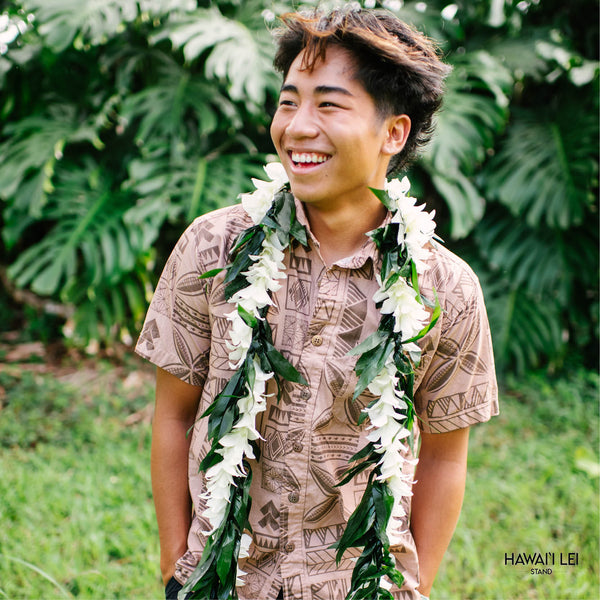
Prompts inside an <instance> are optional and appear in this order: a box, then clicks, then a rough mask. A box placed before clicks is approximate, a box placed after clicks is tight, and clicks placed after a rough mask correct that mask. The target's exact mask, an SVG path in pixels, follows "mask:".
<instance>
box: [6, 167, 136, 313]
mask: <svg viewBox="0 0 600 600" xmlns="http://www.w3.org/2000/svg"><path fill="white" fill-rule="evenodd" d="M128 205H129V202H128V201H127V199H126V198H124V197H123V195H122V194H119V193H118V192H115V190H113V189H111V181H110V180H109V179H108V178H107V177H105V176H104V174H103V170H102V169H100V168H99V167H98V166H96V165H93V164H89V165H87V166H86V167H85V168H77V166H75V165H71V168H70V169H66V168H63V169H62V170H61V174H60V176H59V177H57V181H56V193H55V194H54V195H53V196H52V198H51V199H50V201H49V202H48V204H47V206H46V207H45V209H44V215H43V218H44V220H45V221H46V222H47V223H49V224H51V229H50V231H49V232H48V233H47V234H46V235H45V236H44V237H43V238H42V240H41V241H39V242H38V243H36V244H34V245H32V246H30V247H29V248H28V249H27V250H25V251H24V252H23V253H22V254H20V255H19V257H18V258H17V260H16V261H15V262H14V263H13V264H12V265H11V266H10V268H9V275H10V277H11V278H13V279H14V281H15V283H16V284H17V285H18V286H20V287H22V286H25V285H30V287H31V289H32V290H33V291H34V292H36V293H38V294H40V295H44V296H49V295H52V294H55V293H57V292H58V291H60V292H61V297H62V298H63V300H65V301H75V300H79V299H81V298H82V297H83V296H85V295H86V293H89V292H92V291H93V290H94V288H95V287H96V286H98V285H100V284H104V285H110V284H112V283H114V282H115V281H117V280H118V279H119V278H120V277H121V275H122V274H123V273H126V272H129V271H131V270H132V269H133V267H134V264H135V260H136V256H137V255H139V254H141V253H143V251H144V250H145V248H144V239H143V236H142V234H141V232H140V231H138V230H137V229H136V228H132V227H127V226H126V225H125V223H124V221H123V214H124V212H125V211H126V209H127V207H128Z"/></svg>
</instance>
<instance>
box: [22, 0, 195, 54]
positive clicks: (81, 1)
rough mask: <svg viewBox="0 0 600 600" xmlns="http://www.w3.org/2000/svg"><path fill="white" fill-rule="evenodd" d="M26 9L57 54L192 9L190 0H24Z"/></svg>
mask: <svg viewBox="0 0 600 600" xmlns="http://www.w3.org/2000/svg"><path fill="white" fill-rule="evenodd" d="M22 4H23V8H24V9H25V11H27V12H28V13H31V14H33V15H34V16H35V19H36V21H37V22H38V23H40V26H39V33H40V35H41V36H42V37H43V38H44V39H45V43H46V44H47V45H48V47H50V48H51V49H52V50H53V51H54V52H57V53H60V52H62V51H64V50H65V49H66V48H68V47H69V46H70V45H71V44H72V43H73V42H75V43H76V44H77V45H78V46H84V45H86V44H90V45H97V44H103V43H106V41H107V40H108V39H109V38H111V37H113V36H114V35H115V34H116V33H118V32H119V31H120V30H121V29H122V28H123V24H124V23H127V22H131V21H134V20H135V19H136V18H138V16H141V15H145V16H146V18H148V17H149V16H153V15H161V14H165V13H167V12H168V11H169V10H177V9H184V8H186V7H187V8H190V4H191V5H192V6H193V5H195V2H189V1H186V0H24V1H23V2H22Z"/></svg>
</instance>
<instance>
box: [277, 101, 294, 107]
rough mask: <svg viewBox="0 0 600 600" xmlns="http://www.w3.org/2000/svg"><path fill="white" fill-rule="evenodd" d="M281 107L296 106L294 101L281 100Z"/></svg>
mask: <svg viewBox="0 0 600 600" xmlns="http://www.w3.org/2000/svg"><path fill="white" fill-rule="evenodd" d="M279 106H294V102H293V101H292V100H280V101H279Z"/></svg>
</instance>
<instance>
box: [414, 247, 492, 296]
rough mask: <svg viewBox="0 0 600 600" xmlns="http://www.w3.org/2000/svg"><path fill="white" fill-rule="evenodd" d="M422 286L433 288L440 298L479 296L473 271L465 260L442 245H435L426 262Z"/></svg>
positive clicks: (476, 278) (477, 281) (478, 287)
mask: <svg viewBox="0 0 600 600" xmlns="http://www.w3.org/2000/svg"><path fill="white" fill-rule="evenodd" d="M426 264H427V265H428V267H429V268H428V269H427V270H426V271H425V273H424V277H423V280H422V281H423V286H424V287H425V288H426V289H427V288H433V289H434V290H435V292H436V294H438V296H440V297H442V296H443V297H456V296H459V297H460V298H462V299H463V300H466V299H467V298H471V297H473V296H475V295H478V294H479V290H480V288H481V286H480V284H479V279H478V277H477V275H476V274H475V271H474V270H473V269H472V268H471V267H470V266H469V264H467V262H466V261H465V260H463V259H462V258H460V257H459V256H457V255H456V254H455V253H454V252H452V251H451V250H449V249H448V248H446V247H445V246H444V245H442V244H438V243H436V244H435V245H434V247H433V249H432V250H431V252H430V255H429V258H428V259H427V261H426Z"/></svg>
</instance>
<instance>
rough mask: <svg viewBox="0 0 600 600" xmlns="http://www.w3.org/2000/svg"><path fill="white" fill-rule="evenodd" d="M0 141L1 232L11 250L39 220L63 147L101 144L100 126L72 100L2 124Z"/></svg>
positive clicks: (98, 145)
mask: <svg viewBox="0 0 600 600" xmlns="http://www.w3.org/2000/svg"><path fill="white" fill-rule="evenodd" d="M3 134H4V135H6V136H7V138H6V141H4V142H3V143H2V144H1V145H0V196H1V197H3V198H4V199H6V200H7V201H8V207H7V210H6V213H5V220H6V227H5V228H4V230H3V232H2V234H3V237H4V242H5V243H6V245H7V246H8V247H9V248H10V247H12V246H13V245H14V243H15V242H16V241H17V239H18V237H19V235H20V234H21V232H22V231H23V229H24V227H26V226H27V225H28V223H29V222H30V221H31V220H32V219H35V218H39V217H40V216H41V213H42V209H43V206H44V204H45V203H46V200H47V194H48V193H50V192H51V191H52V190H53V183H52V177H53V174H54V169H55V166H56V163H57V161H59V160H60V159H61V157H62V154H63V150H64V148H65V145H66V144H68V143H76V142H82V141H87V142H89V143H90V144H92V145H94V146H95V147H96V148H100V147H102V142H101V141H100V139H99V137H98V129H97V126H96V124H95V123H93V122H91V121H90V120H88V121H85V122H81V120H80V118H79V115H78V109H77V107H76V106H75V105H73V104H66V103H54V104H51V105H50V107H49V109H48V111H47V113H46V114H40V115H32V116H30V117H26V118H24V119H22V120H21V121H18V122H16V123H14V124H13V123H11V124H8V125H6V126H5V127H4V130H3Z"/></svg>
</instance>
